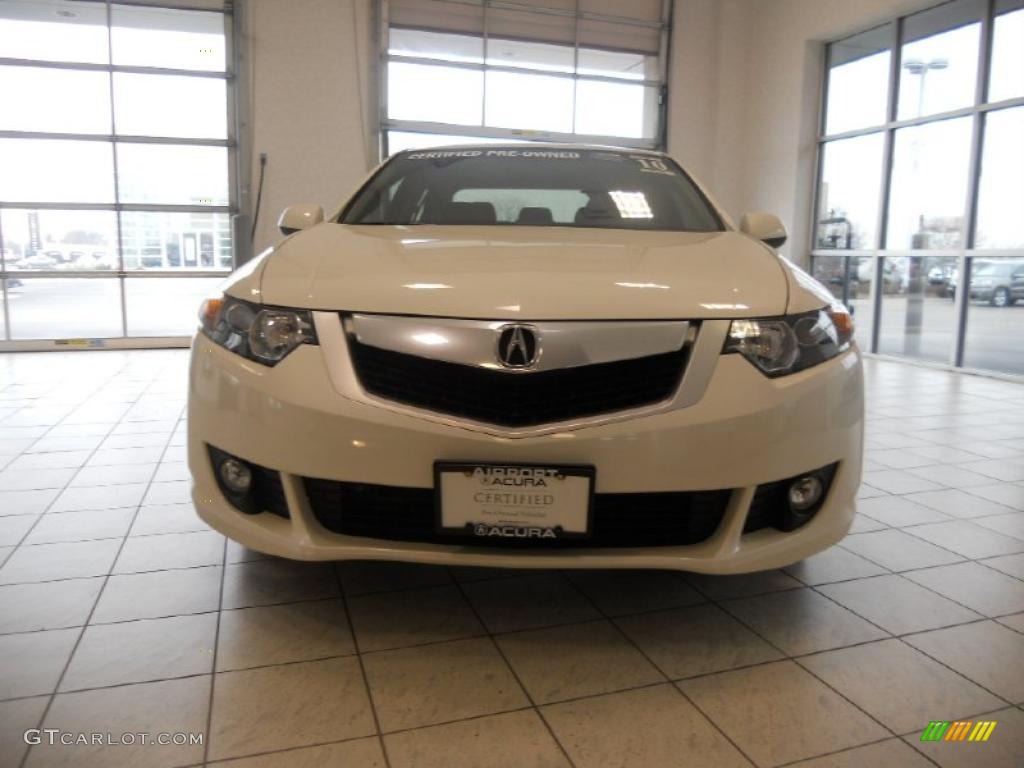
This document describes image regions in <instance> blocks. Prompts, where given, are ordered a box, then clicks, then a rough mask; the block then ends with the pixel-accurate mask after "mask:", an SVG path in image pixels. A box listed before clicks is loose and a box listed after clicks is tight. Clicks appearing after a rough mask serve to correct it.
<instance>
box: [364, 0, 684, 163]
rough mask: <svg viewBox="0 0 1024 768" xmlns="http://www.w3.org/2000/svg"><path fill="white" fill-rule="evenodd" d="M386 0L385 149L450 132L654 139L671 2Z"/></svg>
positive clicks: (447, 137)
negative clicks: (610, 9)
mask: <svg viewBox="0 0 1024 768" xmlns="http://www.w3.org/2000/svg"><path fill="white" fill-rule="evenodd" d="M386 7H387V12H388V14H389V16H388V18H387V24H386V27H385V29H386V35H387V42H386V49H387V57H386V60H387V66H386V68H385V70H384V72H383V80H384V82H383V83H382V87H381V96H382V100H381V124H382V126H383V128H384V131H383V136H384V141H385V146H384V147H383V153H384V154H390V153H393V152H397V151H400V150H403V149H415V148H420V147H423V146H438V145H443V144H450V143H455V142H454V141H453V139H454V140H458V141H459V142H460V143H476V142H480V141H495V140H510V139H511V140H525V141H531V140H533V141H537V140H543V141H556V142H558V141H579V140H581V137H583V139H585V140H589V141H594V140H597V141H600V143H608V144H617V145H622V144H626V145H630V146H637V147H649V148H653V147H658V146H661V145H662V143H663V138H662V132H663V122H664V121H663V103H664V99H663V93H664V88H665V74H664V73H665V61H666V51H665V46H666V42H665V41H666V39H667V30H668V18H667V15H666V14H667V13H668V12H669V9H670V4H663V3H662V2H661V1H660V0H638V2H634V3H630V4H629V5H628V6H626V5H623V6H622V7H621V8H620V7H616V8H615V9H614V15H610V14H609V13H608V12H607V9H608V4H607V3H603V2H602V1H601V0H579V1H578V2H573V3H568V4H566V3H563V2H557V3H556V2H552V3H539V4H536V5H532V6H531V5H527V4H522V5H521V6H520V7H518V8H516V7H513V5H512V4H497V3H495V4H492V3H488V2H466V0H396V1H395V2H389V3H388V4H387V6H386Z"/></svg>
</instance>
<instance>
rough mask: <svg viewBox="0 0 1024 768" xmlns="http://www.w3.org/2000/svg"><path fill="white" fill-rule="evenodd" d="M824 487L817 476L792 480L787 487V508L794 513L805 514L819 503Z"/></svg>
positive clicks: (806, 476)
mask: <svg viewBox="0 0 1024 768" xmlns="http://www.w3.org/2000/svg"><path fill="white" fill-rule="evenodd" d="M824 490H825V486H824V485H823V484H822V482H821V478H820V477H818V476H817V475H805V476H803V477H799V478H797V479H796V480H794V481H793V482H792V483H791V484H790V486H789V493H788V499H789V508H790V509H792V510H793V511H794V512H805V511H807V510H808V509H811V508H812V507H813V506H814V505H815V504H817V503H818V502H819V501H821V495H822V493H823V492H824Z"/></svg>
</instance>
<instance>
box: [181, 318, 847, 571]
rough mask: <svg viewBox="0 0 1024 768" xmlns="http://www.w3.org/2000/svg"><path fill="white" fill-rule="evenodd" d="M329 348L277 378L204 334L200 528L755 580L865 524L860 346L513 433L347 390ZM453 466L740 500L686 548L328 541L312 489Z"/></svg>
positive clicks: (196, 397) (740, 366)
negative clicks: (798, 498) (750, 521)
mask: <svg viewBox="0 0 1024 768" xmlns="http://www.w3.org/2000/svg"><path fill="white" fill-rule="evenodd" d="M332 351H333V350H330V349H329V348H327V347H324V346H319V347H318V346H303V347H300V348H299V349H297V350H296V351H295V352H293V353H292V354H291V355H289V356H288V357H287V358H286V359H285V360H284V361H283V362H282V363H280V364H278V365H277V366H276V367H274V368H266V367H264V366H261V365H258V364H256V363H253V362H250V361H248V360H245V359H243V358H241V357H239V356H237V355H234V354H232V353H230V352H228V351H226V350H224V349H222V348H220V347H218V346H216V345H215V344H213V343H212V342H210V341H209V340H208V339H206V337H204V336H202V335H199V336H198V337H197V338H196V341H195V343H194V344H193V349H192V361H191V371H190V393H189V418H188V425H189V465H190V469H191V471H192V477H193V499H194V501H195V506H196V509H197V511H198V513H199V516H200V517H201V518H202V519H203V520H205V521H206V522H207V523H209V524H210V525H211V526H213V527H214V528H216V529H217V530H219V531H221V532H222V533H224V534H225V535H227V536H228V537H230V538H232V539H234V540H236V541H239V542H241V543H242V544H244V545H246V546H248V547H250V548H252V549H256V550H259V551H262V552H266V553H269V554H273V555H278V556H281V557H287V558H294V559H301V560H345V559H362V560H403V561H409V562H420V563H433V564H449V565H455V564H458V565H479V566H499V567H518V568H671V569H678V570H689V571H699V572H707V573H739V572H747V571H756V570H762V569H766V568H775V567H780V566H783V565H787V564H790V563H793V562H796V561H798V560H801V559H803V558H805V557H807V556H809V555H811V554H813V553H815V552H818V551H820V550H822V549H825V548H826V547H828V546H830V545H832V544H833V543H835V542H837V541H839V540H840V539H841V538H842V537H843V536H844V535H845V534H846V532H847V530H848V529H849V526H850V523H851V522H852V519H853V515H854V499H855V496H856V490H857V487H858V485H859V484H860V474H861V451H862V421H863V417H862V413H863V400H862V398H863V394H862V374H861V363H860V357H859V354H858V353H857V351H856V349H851V350H849V351H847V352H845V353H843V354H842V355H840V356H839V357H837V358H835V359H834V360H831V361H829V362H827V363H825V364H823V365H820V366H817V367H815V368H812V369H809V370H807V371H803V372H801V373H797V374H794V375H792V376H788V377H784V378H780V379H768V378H766V377H764V376H762V375H761V374H760V373H759V372H758V371H757V370H756V369H755V368H754V367H753V366H752V365H751V364H750V363H748V362H747V361H746V360H744V359H742V358H741V357H739V356H738V355H722V356H719V357H717V358H715V359H714V361H713V371H709V379H708V382H707V386H706V388H705V389H704V392H703V395H702V396H701V397H700V399H699V400H697V402H695V403H693V404H691V405H688V406H687V407H684V408H679V409H677V410H669V411H665V412H660V413H655V414H651V415H646V416H640V417H638V418H634V419H629V420H619V421H610V422H608V423H600V424H595V425H590V426H580V427H578V428H570V429H566V430H564V431H559V432H547V433H543V434H533V435H528V436H521V437H519V436H517V437H512V436H509V435H503V434H501V433H500V432H499V431H495V430H484V429H477V428H475V427H473V426H471V425H461V426H459V425H454V424H450V423H443V422H441V421H437V420H433V419H425V418H421V417H419V416H417V415H415V414H410V413H403V412H401V410H396V409H391V408H384V407H380V406H378V405H376V404H374V403H372V402H361V401H358V400H357V399H353V398H352V397H350V396H349V393H348V392H346V394H342V393H341V392H340V391H339V388H338V386H337V379H336V377H332V373H331V371H330V367H331V365H333V364H334V361H333V360H332V359H331V358H330V357H329V356H330V354H331V352H332ZM209 445H212V446H215V447H216V448H219V449H221V450H224V451H227V452H229V453H231V454H234V455H235V456H238V457H241V458H243V459H245V460H247V461H250V462H252V463H254V464H258V465H260V466H262V467H266V468H269V469H272V470H276V471H279V472H280V473H281V480H282V486H283V491H284V496H285V499H286V501H287V506H288V512H289V515H290V519H289V518H283V517H280V516H277V515H273V514H270V513H261V514H257V515H245V514H243V513H241V512H239V511H238V510H237V509H235V508H234V507H233V506H232V505H231V504H229V503H228V501H227V500H226V499H225V497H224V496H223V494H222V493H221V491H220V489H219V487H218V485H217V482H216V480H215V478H214V474H213V469H212V465H211V462H210V458H209V452H208V449H207V446H209ZM438 460H451V461H490V462H508V463H514V462H519V463H536V464H589V465H593V466H594V467H595V468H596V487H595V491H596V492H597V493H650V492H658V491H697V490H720V489H729V490H730V491H731V495H730V497H729V501H728V504H727V506H726V510H725V513H724V516H723V519H722V521H721V523H720V524H719V526H718V528H717V529H716V531H715V533H714V534H713V535H711V536H710V538H707V539H705V540H704V541H702V542H700V543H699V544H693V545H686V546H654V547H650V546H648V547H635V548H614V549H610V548H609V549H602V548H580V549H565V550H534V549H516V550H509V549H495V548H492V547H487V546H461V545H450V544H436V543H427V542H408V541H391V540H384V539H372V538H366V537H362V536H348V535H343V534H339V533H334V532H331V531H328V530H326V529H325V528H324V527H323V526H321V525H320V523H319V522H318V520H317V518H316V516H315V514H314V513H313V511H312V509H311V507H310V503H309V499H308V498H307V496H306V493H305V487H304V483H303V478H321V479H329V480H340V481H349V482H359V483H372V484H378V485H387V486H401V487H407V488H430V487H432V485H433V466H434V462H435V461H438ZM832 463H838V469H837V472H836V475H835V477H834V479H833V481H832V484H831V488H830V490H829V494H828V497H827V499H826V501H825V504H824V505H823V507H822V508H821V509H820V511H818V513H817V514H816V515H815V516H814V518H812V519H811V521H810V522H808V523H807V524H806V525H804V526H803V527H801V528H799V529H797V530H796V531H792V532H789V533H783V532H781V531H777V530H774V529H762V530H758V531H755V532H751V533H747V534H744V533H743V526H744V522H745V520H746V514H747V510H748V508H749V506H750V503H751V500H752V498H753V496H754V493H755V490H756V487H757V486H758V485H759V484H762V483H768V482H772V481H776V480H780V479H783V478H787V477H792V476H795V475H798V474H801V473H804V472H807V471H810V470H812V469H815V468H818V467H822V466H825V465H828V464H832Z"/></svg>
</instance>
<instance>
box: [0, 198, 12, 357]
mask: <svg viewBox="0 0 1024 768" xmlns="http://www.w3.org/2000/svg"><path fill="white" fill-rule="evenodd" d="M3 213H4V209H3V206H0V273H2V274H4V275H6V274H7V259H6V257H5V256H4V252H5V246H4V217H3ZM0 300H2V301H3V307H2V309H3V313H4V340H5V341H10V340H11V312H10V308H9V307H8V306H7V279H6V277H4V278H3V279H0Z"/></svg>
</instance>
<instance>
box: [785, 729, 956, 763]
mask: <svg viewBox="0 0 1024 768" xmlns="http://www.w3.org/2000/svg"><path fill="white" fill-rule="evenodd" d="M887 741H897V742H900V743H904V744H905V743H906V742H905V741H904V739H903V737H902V736H899V735H897V736H885V737H884V738H881V739H878V740H876V741H869V742H867V743H865V744H856V745H854V746H852V747H844V748H843V749H837V750H835V751H834V752H823V753H822V754H820V755H815V756H814V757H812V758H806V757H801V758H799V759H797V760H790V761H789V762H788V763H779V764H778V765H775V766H772V768H790V766H795V765H799V764H800V763H802V762H804V761H805V760H820V759H821V758H823V757H836V756H838V755H844V754H847V753H850V752H853V751H855V750H858V749H864V748H865V747H873V746H875V745H876V744H884V743H886V742H887ZM911 749H913V747H912V746H911ZM915 751H917V750H915ZM917 753H918V754H919V755H921V757H923V758H924V759H925V760H927V761H928V762H929V763H930V764H932V765H934V766H938V768H941V766H939V764H938V763H937V762H935V761H934V760H933V759H932V758H930V757H929V756H928V755H926V754H924V753H923V752H920V751H918V752H917Z"/></svg>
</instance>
